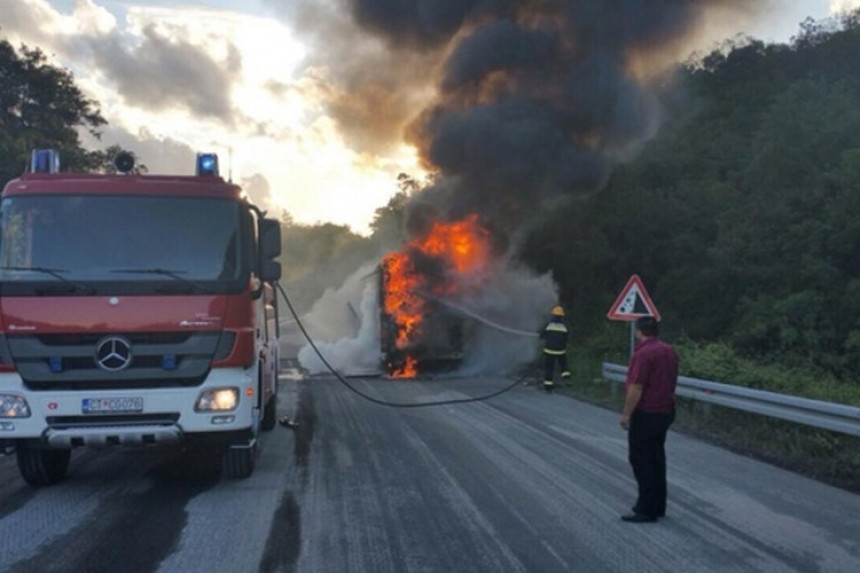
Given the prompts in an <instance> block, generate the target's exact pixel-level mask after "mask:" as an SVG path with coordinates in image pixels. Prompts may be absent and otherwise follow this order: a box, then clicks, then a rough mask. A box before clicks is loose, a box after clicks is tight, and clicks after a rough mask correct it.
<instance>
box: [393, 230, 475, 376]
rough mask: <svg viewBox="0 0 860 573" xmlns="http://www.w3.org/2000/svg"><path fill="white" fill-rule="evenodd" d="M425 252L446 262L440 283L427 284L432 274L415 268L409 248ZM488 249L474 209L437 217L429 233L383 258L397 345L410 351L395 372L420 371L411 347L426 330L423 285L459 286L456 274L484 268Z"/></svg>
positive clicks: (444, 289) (448, 289)
mask: <svg viewBox="0 0 860 573" xmlns="http://www.w3.org/2000/svg"><path fill="white" fill-rule="evenodd" d="M415 252H418V253H421V254H423V255H425V256H427V257H429V258H432V259H435V260H437V261H439V262H441V263H442V266H443V268H444V269H445V271H446V272H445V274H446V276H445V277H444V278H443V280H442V282H441V284H433V285H429V284H428V277H425V276H423V275H422V274H420V273H419V272H418V270H417V269H416V268H415V264H414V262H413V259H412V256H411V253H415ZM489 254H490V244H489V233H488V232H487V230H486V229H484V228H483V227H481V225H480V224H479V223H478V216H477V215H470V216H468V217H466V218H465V219H463V220H461V221H456V222H452V223H438V222H437V223H434V224H433V226H432V228H431V229H430V232H429V233H428V234H427V236H425V237H420V238H417V239H413V240H412V241H410V242H409V243H408V244H407V245H406V247H405V248H404V249H403V250H401V251H399V252H396V253H389V254H388V255H386V256H385V257H384V259H383V268H384V269H385V270H384V272H385V273H386V275H385V281H384V286H385V292H384V293H383V309H384V311H385V313H386V314H387V315H388V316H389V317H391V319H392V320H393V322H394V324H395V325H396V330H397V336H396V338H395V346H396V348H397V349H398V350H403V351H406V356H405V360H404V362H403V364H402V365H401V364H398V365H396V366H393V367H392V370H393V372H392V373H391V376H392V377H394V378H414V377H415V376H417V375H418V366H419V364H418V359H417V358H416V357H415V356H413V355H411V354H409V352H408V350H409V348H410V347H411V346H413V345H414V344H415V343H416V342H418V341H420V339H421V336H422V330H421V327H422V321H423V320H424V316H425V313H426V312H427V305H426V303H425V301H424V299H423V298H422V297H421V295H420V291H421V290H425V289H428V288H431V286H432V289H433V291H434V292H436V294H453V293H454V292H456V289H457V283H456V280H454V278H455V276H456V275H463V274H467V273H472V272H476V271H481V270H483V269H484V267H485V266H486V264H487V261H488V260H489Z"/></svg>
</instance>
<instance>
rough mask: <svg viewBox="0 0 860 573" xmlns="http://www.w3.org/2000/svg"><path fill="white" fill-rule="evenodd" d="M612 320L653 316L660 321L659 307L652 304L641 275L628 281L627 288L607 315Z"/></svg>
mask: <svg viewBox="0 0 860 573" xmlns="http://www.w3.org/2000/svg"><path fill="white" fill-rule="evenodd" d="M606 316H607V317H608V318H609V319H610V320H636V319H637V318H641V317H643V316H653V317H654V318H656V319H657V320H660V313H659V312H657V307H656V306H654V303H653V302H651V297H650V296H648V291H646V290H645V285H643V284H642V279H640V278H639V275H633V276H632V277H630V280H628V281H627V286H625V287H624V290H622V291H621V294H620V295H618V298H617V299H615V304H613V305H612V308H610V309H609V312H608V313H606Z"/></svg>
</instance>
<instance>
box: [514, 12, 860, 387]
mask: <svg viewBox="0 0 860 573" xmlns="http://www.w3.org/2000/svg"><path fill="white" fill-rule="evenodd" d="M858 53H860V11H858V12H854V13H853V14H851V15H849V16H847V17H845V18H844V19H843V20H842V21H841V22H840V24H839V25H838V26H836V25H835V24H831V25H823V24H819V23H816V22H813V21H807V22H806V23H804V25H803V26H802V28H801V31H800V33H799V34H798V36H797V37H796V38H795V39H794V40H793V41H792V43H791V44H790V45H782V44H778V45H777V44H774V45H767V44H764V43H762V42H760V41H756V40H751V39H749V40H743V41H738V42H734V43H732V44H730V45H727V46H726V47H725V48H724V49H721V50H717V51H714V52H713V53H711V54H709V55H707V56H705V57H703V58H700V59H698V60H697V61H694V62H690V63H689V64H687V65H686V66H685V67H684V68H683V69H682V70H681V71H680V79H679V82H680V86H681V88H682V91H683V93H682V94H681V95H680V96H679V95H678V93H677V92H676V93H675V94H674V98H673V99H672V100H669V101H667V106H668V107H669V109H670V110H671V111H672V114H671V117H672V119H671V120H670V121H669V122H668V123H667V124H666V125H665V126H664V127H663V129H662V130H661V131H660V133H659V135H658V136H657V137H656V138H655V139H654V140H652V141H651V142H650V143H649V144H648V145H647V146H646V147H645V149H644V150H643V152H642V153H641V154H640V155H639V156H638V157H637V158H636V159H635V160H634V161H633V162H630V163H627V164H624V165H619V166H618V167H617V169H616V170H615V172H614V174H613V176H612V178H611V181H610V183H609V185H608V186H607V187H606V189H604V190H603V191H601V192H600V193H597V194H595V195H594V196H593V197H591V198H590V199H589V200H587V201H584V202H578V203H576V204H570V205H569V206H568V207H567V208H566V209H563V210H560V211H559V212H558V213H557V215H556V216H555V218H554V219H553V220H552V221H551V222H550V223H549V224H547V225H546V226H545V227H543V228H542V229H540V230H539V231H538V232H536V233H535V234H534V235H533V236H532V237H531V238H530V240H529V244H528V245H527V246H526V248H525V249H524V251H523V253H522V257H523V259H524V260H526V261H528V262H529V263H530V264H532V265H534V266H535V267H536V268H538V269H540V270H550V271H552V272H553V274H554V275H555V277H556V279H557V281H558V283H559V285H560V287H561V289H562V297H563V298H564V299H565V301H566V302H567V303H568V304H569V305H571V306H572V307H573V308H576V309H580V312H579V314H580V316H581V317H582V318H583V319H584V320H585V321H586V324H585V327H586V330H587V329H588V327H592V328H593V327H594V325H595V323H596V321H599V320H605V319H604V318H603V316H604V314H605V312H606V309H607V308H608V306H609V305H611V303H612V300H613V295H614V294H615V293H616V291H617V290H619V289H620V286H623V285H624V283H625V280H626V279H627V277H628V276H629V275H630V274H632V273H638V274H639V275H640V276H641V277H642V278H643V280H644V281H645V283H646V285H647V287H648V289H649V292H650V294H651V295H652V298H654V299H655V302H656V303H657V304H658V307H659V309H660V311H661V313H662V314H663V317H664V321H665V324H666V327H667V329H669V330H670V331H671V332H673V334H675V335H676V336H677V335H680V334H684V335H686V336H688V337H690V338H692V339H694V340H698V341H717V340H719V341H724V342H727V343H729V344H731V346H732V347H733V348H734V349H735V350H736V351H737V352H739V353H741V354H742V355H746V356H749V357H755V358H760V359H762V360H778V361H780V362H782V363H787V364H797V365H802V366H812V367H816V368H821V369H823V370H826V371H828V372H830V373H833V374H838V375H844V376H846V377H851V376H854V375H856V374H858V373H860V221H858V218H857V215H858V214H860V60H858V58H857V54H858Z"/></svg>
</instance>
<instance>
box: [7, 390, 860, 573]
mask: <svg viewBox="0 0 860 573" xmlns="http://www.w3.org/2000/svg"><path fill="white" fill-rule="evenodd" d="M350 383H351V384H353V385H354V386H355V387H356V388H358V389H360V390H361V391H363V392H366V393H367V394H369V395H372V396H374V397H375V398H377V399H387V400H393V401H396V402H416V401H425V400H440V399H443V400H444V399H457V398H463V397H465V396H468V395H480V394H483V393H487V392H489V391H491V390H494V389H497V388H500V387H502V386H504V385H505V384H507V383H509V381H507V380H502V379H461V380H448V381H444V380H426V381H417V382H390V381H386V380H381V379H370V380H359V379H352V380H350ZM281 384H282V393H281V395H280V400H279V402H280V412H281V414H283V415H289V416H290V417H291V418H293V419H294V420H295V421H296V422H297V424H298V426H297V427H296V428H295V429H293V430H288V429H285V428H283V427H278V428H277V429H276V430H275V431H274V432H272V433H269V434H265V435H264V436H263V438H262V440H261V448H260V456H259V459H258V466H257V470H256V472H255V473H254V475H253V476H252V477H251V478H249V479H247V480H239V481H232V480H227V479H221V478H219V477H218V476H217V475H207V474H205V472H198V471H193V470H195V468H194V467H192V466H190V465H189V464H187V463H181V462H180V461H178V460H176V459H175V456H171V455H169V454H167V453H165V452H132V451H128V450H111V451H107V452H102V453H96V452H88V451H82V452H75V454H74V455H73V457H72V467H71V469H70V475H69V479H68V480H67V481H66V482H64V483H62V484H59V485H57V486H54V487H50V488H44V489H41V490H33V489H31V488H29V487H28V486H26V485H25V484H23V482H21V480H20V478H18V476H17V471H16V469H15V467H14V459H13V458H8V459H0V570H3V571H83V570H87V571H116V570H123V571H129V572H134V571H140V572H144V571H183V572H186V571H201V572H202V571H207V572H208V571H224V572H235V571H266V572H268V571H300V572H301V571H373V572H378V571H391V572H402V571H494V572H495V571H542V572H544V571H593V570H594V571H596V570H599V571H630V570H639V571H685V572H687V571H697V570H715V569H719V570H720V571H744V572H746V571H775V570H778V571H814V570H821V571H854V570H860V546H858V544H857V539H860V497H858V496H857V495H854V494H852V493H849V492H846V491H843V490H839V489H836V488H833V487H830V486H827V485H824V484H821V483H818V482H815V481H812V480H810V479H808V478H804V477H802V476H798V475H796V474H793V473H790V472H787V471H785V470H781V469H778V468H775V467H772V466H769V465H766V464H763V463H761V462H757V461H754V460H750V459H748V458H744V457H742V456H738V455H736V454H732V453H730V452H727V451H725V450H721V449H719V448H715V447H713V446H710V445H707V444H704V443H702V442H699V441H697V440H694V439H691V438H688V437H686V436H683V435H680V434H677V433H671V434H670V436H669V440H668V445H667V447H668V456H669V482H670V483H669V497H670V501H669V506H668V515H667V517H666V518H665V519H663V520H661V521H660V522H658V523H656V524H654V523H650V524H629V523H624V522H622V521H621V520H620V519H619V516H620V515H621V514H622V513H627V512H628V511H629V508H630V506H631V505H632V502H633V498H634V489H635V484H634V482H633V479H632V476H631V473H630V469H629V467H628V465H627V461H626V455H627V451H626V441H625V440H626V436H625V434H624V432H623V431H622V430H621V429H620V428H619V427H618V416H617V415H616V414H615V413H613V412H611V411H608V410H605V409H602V408H597V407H594V406H590V405H587V404H584V403H581V402H578V401H576V400H573V399H571V398H569V397H566V396H558V395H552V396H550V395H546V394H544V393H542V392H540V391H538V390H536V389H535V388H534V387H532V386H518V387H516V388H515V389H514V390H512V391H511V392H508V393H507V394H504V395H502V396H499V397H496V398H493V399H492V400H489V401H486V402H478V403H469V404H457V405H449V406H441V407H433V408H417V409H397V408H388V407H384V406H379V405H377V404H373V403H370V402H368V401H365V400H363V399H362V398H360V397H359V396H358V395H356V394H355V393H353V392H350V391H349V390H347V389H346V388H344V387H343V386H342V385H341V384H340V383H338V382H337V381H336V380H334V379H332V378H310V379H306V380H301V381H294V380H286V379H284V380H282V382H281ZM201 474H202V475H201Z"/></svg>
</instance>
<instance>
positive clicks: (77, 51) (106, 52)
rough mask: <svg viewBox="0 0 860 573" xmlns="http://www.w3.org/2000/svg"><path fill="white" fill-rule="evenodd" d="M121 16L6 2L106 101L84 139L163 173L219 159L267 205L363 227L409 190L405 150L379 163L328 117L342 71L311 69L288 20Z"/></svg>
mask: <svg viewBox="0 0 860 573" xmlns="http://www.w3.org/2000/svg"><path fill="white" fill-rule="evenodd" d="M67 6H68V5H67ZM116 8H117V3H112V2H108V1H107V0H105V1H104V2H100V1H99V0H78V1H77V2H76V3H75V4H74V6H73V7H69V10H68V11H66V12H64V11H62V10H60V9H58V8H57V7H56V6H55V3H52V2H49V1H47V0H3V22H2V29H0V33H2V34H3V36H4V37H5V38H7V39H9V40H10V41H12V42H13V43H14V44H19V43H25V44H27V45H29V46H31V47H39V48H41V49H42V50H43V51H44V52H45V53H46V54H47V55H48V56H49V57H50V58H52V61H54V63H56V64H57V65H61V66H63V67H66V68H68V69H69V70H71V71H72V72H73V73H74V74H75V81H76V83H77V84H78V85H79V86H80V87H81V88H82V89H83V90H84V91H85V93H86V94H87V96H88V97H92V98H93V99H95V100H96V101H98V102H99V104H100V106H101V110H102V113H103V115H104V116H105V117H106V119H107V120H108V121H109V122H110V125H109V127H108V128H107V129H106V130H105V133H104V135H103V137H102V140H101V141H96V140H94V139H92V138H85V140H84V142H85V144H86V145H88V146H90V147H106V146H107V145H112V144H119V145H122V146H123V147H125V148H127V149H131V150H132V151H135V153H136V154H137V155H138V156H139V158H140V159H141V160H142V161H143V162H144V163H145V164H146V165H147V167H148V168H149V170H150V172H153V173H156V172H158V173H177V174H189V173H191V172H193V164H192V161H193V156H194V153H195V152H196V151H215V152H218V153H219V154H221V155H222V161H221V166H222V174H224V175H225V176H228V175H230V176H232V177H233V178H234V180H235V181H237V182H240V183H243V184H247V185H248V186H249V190H248V191H249V195H250V196H252V198H253V200H255V201H256V202H259V203H260V206H261V207H263V208H265V209H267V210H272V211H280V210H285V211H288V212H289V213H290V214H291V215H292V216H293V217H294V219H296V220H297V221H299V222H306V223H313V222H317V221H331V222H335V223H339V224H347V225H350V226H351V227H353V228H354V229H355V230H357V231H359V232H366V231H367V230H368V225H369V223H370V221H371V220H372V217H373V212H374V210H375V209H376V208H378V207H380V206H382V205H384V204H385V203H386V202H387V201H388V199H389V197H390V196H391V195H392V194H393V193H395V192H396V191H397V189H396V185H395V181H396V176H397V174H398V173H400V172H402V171H407V172H410V173H414V174H417V173H418V172H419V169H418V167H417V161H416V159H415V153H414V151H413V150H411V149H410V148H408V147H406V146H404V145H402V144H396V145H389V146H388V148H387V149H386V150H385V153H384V154H382V155H380V154H369V153H366V152H362V151H361V150H360V149H358V150H356V149H355V148H354V146H353V145H352V143H353V142H350V141H347V140H346V138H345V137H344V133H343V132H342V131H341V130H340V128H339V127H338V125H337V123H336V122H335V121H333V120H332V119H331V117H329V115H328V114H329V113H330V111H329V108H328V107H327V105H326V102H327V101H329V100H330V99H331V98H332V97H333V96H332V93H333V91H332V90H333V86H334V83H333V82H331V81H330V78H331V76H330V70H327V69H323V68H320V67H310V66H306V63H307V47H306V46H305V45H304V44H303V43H302V42H300V41H299V40H298V39H297V38H296V35H295V34H294V33H293V31H292V29H291V28H290V26H289V23H285V22H279V21H278V20H276V19H273V18H266V17H261V16H254V15H249V14H241V13H238V12H234V11H229V10H226V9H214V8H201V7H196V8H194V7H187V6H176V7H173V6H146V5H144V4H143V3H142V2H141V3H137V4H135V3H133V2H129V3H122V5H121V8H122V9H121V10H117V9H116ZM302 66H305V67H304V68H303V67H302ZM402 113H403V112H402V111H401V114H402ZM359 130H360V128H359ZM391 138H392V139H394V140H395V141H396V140H397V139H399V134H397V133H394V134H393V135H391ZM162 148H163V149H166V150H170V152H169V153H160V152H159V151H160V150H161V149H162ZM186 163H187V165H186Z"/></svg>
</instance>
